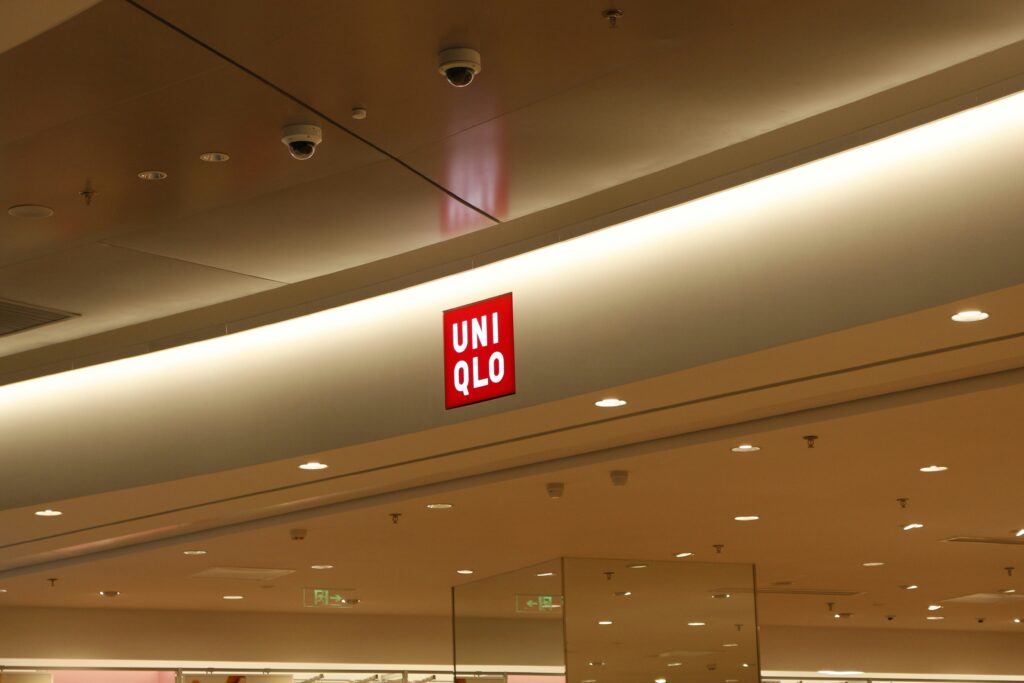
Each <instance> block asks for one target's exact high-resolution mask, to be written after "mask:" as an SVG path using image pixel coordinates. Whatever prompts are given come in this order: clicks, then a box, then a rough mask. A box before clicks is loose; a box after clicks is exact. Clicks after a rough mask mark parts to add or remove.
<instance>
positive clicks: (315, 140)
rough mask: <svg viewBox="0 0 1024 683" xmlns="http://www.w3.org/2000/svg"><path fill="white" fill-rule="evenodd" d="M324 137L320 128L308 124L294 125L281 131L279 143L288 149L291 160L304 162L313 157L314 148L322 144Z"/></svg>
mask: <svg viewBox="0 0 1024 683" xmlns="http://www.w3.org/2000/svg"><path fill="white" fill-rule="evenodd" d="M323 139H324V135H323V131H322V130H321V129H320V126H314V125H313V124H309V123H296V124H293V125H290V126H285V127H284V128H282V129H281V142H283V143H284V144H285V146H286V147H287V148H288V153H289V154H291V155H292V159H298V160H299V161H305V160H306V159H309V158H310V157H312V156H313V154H314V153H315V152H316V147H317V145H319V144H320V143H321V142H323Z"/></svg>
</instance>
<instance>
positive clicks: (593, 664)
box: [587, 660, 604, 666]
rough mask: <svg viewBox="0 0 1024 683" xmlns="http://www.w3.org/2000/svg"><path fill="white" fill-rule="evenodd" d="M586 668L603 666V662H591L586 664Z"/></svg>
mask: <svg viewBox="0 0 1024 683" xmlns="http://www.w3.org/2000/svg"><path fill="white" fill-rule="evenodd" d="M587 666H604V662H598V661H596V660H595V661H593V662H587Z"/></svg>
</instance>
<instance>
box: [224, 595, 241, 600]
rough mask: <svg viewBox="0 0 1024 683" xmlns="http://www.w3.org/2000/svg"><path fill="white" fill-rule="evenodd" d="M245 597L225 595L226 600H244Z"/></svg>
mask: <svg viewBox="0 0 1024 683" xmlns="http://www.w3.org/2000/svg"><path fill="white" fill-rule="evenodd" d="M244 598H245V596H244V595H225V596H224V599H225V600H242V599H244Z"/></svg>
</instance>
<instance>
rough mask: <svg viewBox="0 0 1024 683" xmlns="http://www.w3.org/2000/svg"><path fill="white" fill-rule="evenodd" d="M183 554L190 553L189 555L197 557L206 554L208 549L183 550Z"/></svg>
mask: <svg viewBox="0 0 1024 683" xmlns="http://www.w3.org/2000/svg"><path fill="white" fill-rule="evenodd" d="M181 554H182V555H189V556H192V557H197V556H199V555H205V554H206V551H205V550H184V551H182V553H181Z"/></svg>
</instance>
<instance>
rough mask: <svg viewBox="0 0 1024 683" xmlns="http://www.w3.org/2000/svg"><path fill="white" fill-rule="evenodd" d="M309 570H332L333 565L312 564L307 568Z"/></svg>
mask: <svg viewBox="0 0 1024 683" xmlns="http://www.w3.org/2000/svg"><path fill="white" fill-rule="evenodd" d="M309 568H310V569H334V565H333V564H312V565H310V566H309Z"/></svg>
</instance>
